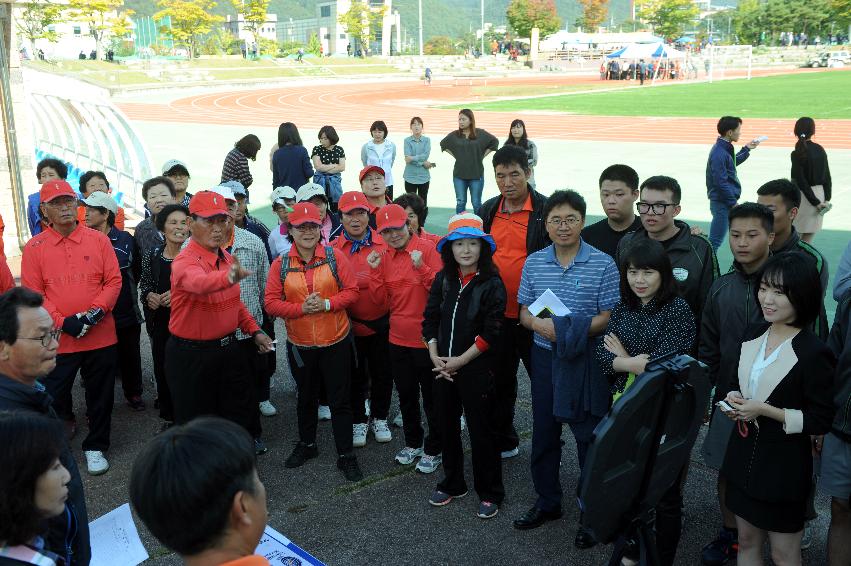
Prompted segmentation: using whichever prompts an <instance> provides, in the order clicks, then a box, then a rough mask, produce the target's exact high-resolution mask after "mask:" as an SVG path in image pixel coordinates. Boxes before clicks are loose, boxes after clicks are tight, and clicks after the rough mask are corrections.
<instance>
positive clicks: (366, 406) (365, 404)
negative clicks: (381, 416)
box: [363, 399, 369, 416]
mask: <svg viewBox="0 0 851 566" xmlns="http://www.w3.org/2000/svg"><path fill="white" fill-rule="evenodd" d="M363 412H364V413H366V416H369V399H364V400H363Z"/></svg>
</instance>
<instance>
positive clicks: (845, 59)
mask: <svg viewBox="0 0 851 566" xmlns="http://www.w3.org/2000/svg"><path fill="white" fill-rule="evenodd" d="M848 64H851V53H849V52H848V51H824V52H822V53H819V54H818V55H816V56H815V57H814V58H812V59H810V60H809V61H808V62H807V66H808V67H813V68H816V67H841V66H843V65H848Z"/></svg>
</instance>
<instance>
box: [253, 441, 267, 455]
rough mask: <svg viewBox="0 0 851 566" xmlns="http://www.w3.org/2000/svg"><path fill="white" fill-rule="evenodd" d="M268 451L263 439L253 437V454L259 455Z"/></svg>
mask: <svg viewBox="0 0 851 566" xmlns="http://www.w3.org/2000/svg"><path fill="white" fill-rule="evenodd" d="M268 451H269V449H268V448H266V443H264V442H263V440H261V439H259V438H255V439H254V455H255V456H260V455H261V454H265V453H266V452H268Z"/></svg>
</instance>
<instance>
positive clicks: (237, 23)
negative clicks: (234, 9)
mask: <svg viewBox="0 0 851 566" xmlns="http://www.w3.org/2000/svg"><path fill="white" fill-rule="evenodd" d="M225 18H226V19H225V29H226V30H228V31H229V32H231V33H232V34H234V35H235V36H236V37H237V38H239V39H240V40H241V41H244V42H246V43H253V42H256V41H257V39H256V38H255V37H254V34H253V33H251V32H250V31H249V30H247V29H245V16H244V15H243V14H237V15H236V17H233V16H231V15H230V14H228V15H227V16H225ZM278 29H279V27H278V15H277V14H266V21H265V22H263V23H262V24H260V27H259V28H258V30H257V35H258V36H260V37H262V38H263V39H269V40H271V41H275V42H277V41H278V40H279V38H278Z"/></svg>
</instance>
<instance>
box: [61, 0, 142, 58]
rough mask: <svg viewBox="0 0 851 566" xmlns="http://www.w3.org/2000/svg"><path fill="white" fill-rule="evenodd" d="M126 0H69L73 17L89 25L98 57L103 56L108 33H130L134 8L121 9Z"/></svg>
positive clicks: (123, 35)
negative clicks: (104, 42) (130, 17)
mask: <svg viewBox="0 0 851 566" xmlns="http://www.w3.org/2000/svg"><path fill="white" fill-rule="evenodd" d="M123 6H124V0H68V8H70V10H71V12H70V15H71V19H72V20H74V21H78V22H83V23H85V24H88V26H89V34H91V36H92V37H93V38H94V39H95V50H96V51H97V58H98V59H102V58H103V40H104V38H105V36H106V35H113V36H115V37H126V36H127V35H128V34H129V33H130V28H131V24H130V19H129V17H128V16H130V15H132V14H133V11H132V10H124V11H123V12H119V9H120V8H122V7H123Z"/></svg>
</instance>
